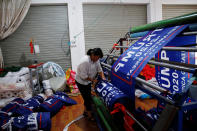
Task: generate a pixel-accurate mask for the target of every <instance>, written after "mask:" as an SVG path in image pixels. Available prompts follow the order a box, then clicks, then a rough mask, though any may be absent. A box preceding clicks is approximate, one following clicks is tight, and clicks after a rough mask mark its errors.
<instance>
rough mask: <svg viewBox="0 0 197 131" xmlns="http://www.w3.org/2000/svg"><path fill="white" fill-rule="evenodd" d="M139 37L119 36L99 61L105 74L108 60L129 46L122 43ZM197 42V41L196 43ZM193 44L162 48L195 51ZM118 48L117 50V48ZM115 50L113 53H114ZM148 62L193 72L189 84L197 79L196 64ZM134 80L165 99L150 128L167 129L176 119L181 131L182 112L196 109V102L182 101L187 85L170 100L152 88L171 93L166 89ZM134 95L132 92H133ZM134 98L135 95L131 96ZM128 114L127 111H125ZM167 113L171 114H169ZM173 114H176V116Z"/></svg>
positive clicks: (130, 41)
mask: <svg viewBox="0 0 197 131" xmlns="http://www.w3.org/2000/svg"><path fill="white" fill-rule="evenodd" d="M194 34H195V35H196V34H197V32H184V33H182V35H194ZM139 38H141V37H138V38H130V36H129V33H127V34H126V35H125V38H120V39H119V41H118V42H117V44H116V46H113V48H112V49H111V50H110V52H109V54H107V56H106V59H105V60H104V61H103V62H101V65H102V67H103V69H106V70H108V73H107V75H110V72H111V67H112V64H113V62H109V60H111V61H114V60H117V58H118V57H119V56H120V55H121V54H122V53H123V52H124V51H125V48H126V49H127V48H129V46H128V45H126V46H125V45H123V42H125V41H126V42H127V43H128V42H129V43H132V41H134V40H136V39H139ZM196 44H197V43H196ZM193 46H194V45H191V47H163V48H162V50H170V51H187V52H197V48H196V47H193ZM118 48H119V49H120V50H119V49H118ZM117 50H119V51H120V52H119V54H118V53H117ZM114 52H115V53H114ZM148 64H151V65H157V66H163V67H167V68H172V69H176V70H180V71H184V72H189V73H192V74H193V77H192V78H191V79H190V81H189V82H190V84H191V82H193V80H195V79H197V70H196V69H197V65H193V64H185V63H179V62H173V61H167V60H158V59H156V58H152V59H151V60H150V61H149V62H148ZM108 78H109V81H110V76H109V77H108ZM135 80H136V82H137V85H139V86H138V88H139V89H140V90H142V91H144V92H146V93H148V94H150V95H151V96H153V97H154V98H156V99H158V100H159V101H160V100H162V101H165V102H166V103H167V104H166V107H165V109H164V110H163V112H162V114H161V115H160V118H159V120H158V121H157V122H156V124H155V125H154V127H153V128H152V130H155V131H156V130H157V131H158V130H159V129H160V130H167V129H168V128H169V127H170V124H169V123H172V121H173V120H175V118H176V119H178V120H177V122H176V125H177V130H178V131H182V126H183V125H182V123H183V113H184V111H185V110H187V111H190V110H196V109H197V102H191V103H184V101H185V98H186V97H187V96H188V89H189V87H186V89H185V90H184V92H182V93H177V94H176V98H177V99H175V100H171V99H168V98H167V97H164V96H162V95H160V94H158V93H156V92H154V91H153V90H152V89H154V90H157V91H158V92H160V93H166V94H169V95H172V93H170V92H169V91H168V90H166V89H164V88H161V87H159V86H157V85H154V84H152V83H149V82H147V81H146V80H144V79H142V78H140V77H136V79H135ZM142 84H145V85H147V86H148V88H145V87H143V86H141V85H142ZM133 95H134V93H133ZM133 98H134V99H135V97H133ZM127 113H128V114H129V112H127ZM169 114H171V115H170V116H169ZM175 114H178V115H177V117H176V115H175ZM129 116H131V117H132V119H133V120H134V121H135V122H136V123H138V124H139V125H140V126H141V128H142V129H143V130H147V129H146V128H145V127H143V125H142V124H141V123H140V122H139V121H138V120H137V119H135V118H134V117H133V116H132V115H131V114H129ZM162 117H164V118H162Z"/></svg>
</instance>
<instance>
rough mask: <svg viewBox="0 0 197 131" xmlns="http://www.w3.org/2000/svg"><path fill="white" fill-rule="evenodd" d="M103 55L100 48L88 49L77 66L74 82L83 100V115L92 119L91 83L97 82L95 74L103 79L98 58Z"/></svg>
mask: <svg viewBox="0 0 197 131" xmlns="http://www.w3.org/2000/svg"><path fill="white" fill-rule="evenodd" d="M102 57H103V52H102V50H101V49H100V48H94V49H89V50H88V51H87V55H85V56H84V57H83V58H82V59H81V60H80V63H79V65H78V66H77V73H76V77H75V80H76V84H77V86H78V88H79V91H80V93H81V95H82V97H83V100H84V106H85V110H84V113H83V115H84V116H85V117H87V118H88V119H89V120H94V117H93V112H92V103H93V101H92V97H91V84H94V83H96V82H97V79H96V78H95V77H96V75H97V74H99V75H100V77H101V78H102V79H103V80H105V76H104V73H103V70H102V68H101V65H100V61H99V59H100V58H102Z"/></svg>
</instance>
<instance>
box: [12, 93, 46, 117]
mask: <svg viewBox="0 0 197 131" xmlns="http://www.w3.org/2000/svg"><path fill="white" fill-rule="evenodd" d="M43 101H44V98H43V97H42V96H40V95H37V96H34V97H32V98H30V99H28V100H27V101H25V102H24V103H23V104H22V105H20V106H19V108H18V109H17V110H16V111H15V114H17V115H18V116H21V115H29V114H31V113H33V112H34V111H37V110H38V109H39V106H40V104H41V103H42V102H43Z"/></svg>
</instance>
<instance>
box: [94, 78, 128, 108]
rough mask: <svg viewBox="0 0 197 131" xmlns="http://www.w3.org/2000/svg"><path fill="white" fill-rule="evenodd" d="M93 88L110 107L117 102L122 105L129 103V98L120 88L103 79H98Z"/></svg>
mask: <svg viewBox="0 0 197 131" xmlns="http://www.w3.org/2000/svg"><path fill="white" fill-rule="evenodd" d="M95 89H96V92H97V93H98V94H99V96H100V97H101V98H102V99H103V101H104V102H105V104H106V105H107V106H108V107H109V108H111V109H112V108H113V106H114V104H115V103H117V102H118V103H121V104H123V105H124V106H127V105H128V104H129V103H128V99H129V98H128V97H127V96H126V95H125V94H124V93H123V92H122V91H121V90H119V89H118V88H117V87H115V86H114V85H112V84H111V83H109V82H107V81H105V80H100V81H99V82H98V83H97V85H96V87H95Z"/></svg>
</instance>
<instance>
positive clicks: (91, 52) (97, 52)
mask: <svg viewBox="0 0 197 131" xmlns="http://www.w3.org/2000/svg"><path fill="white" fill-rule="evenodd" d="M87 55H89V56H91V55H95V56H99V57H100V58H103V52H102V50H101V48H94V49H89V50H88V51H87Z"/></svg>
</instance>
